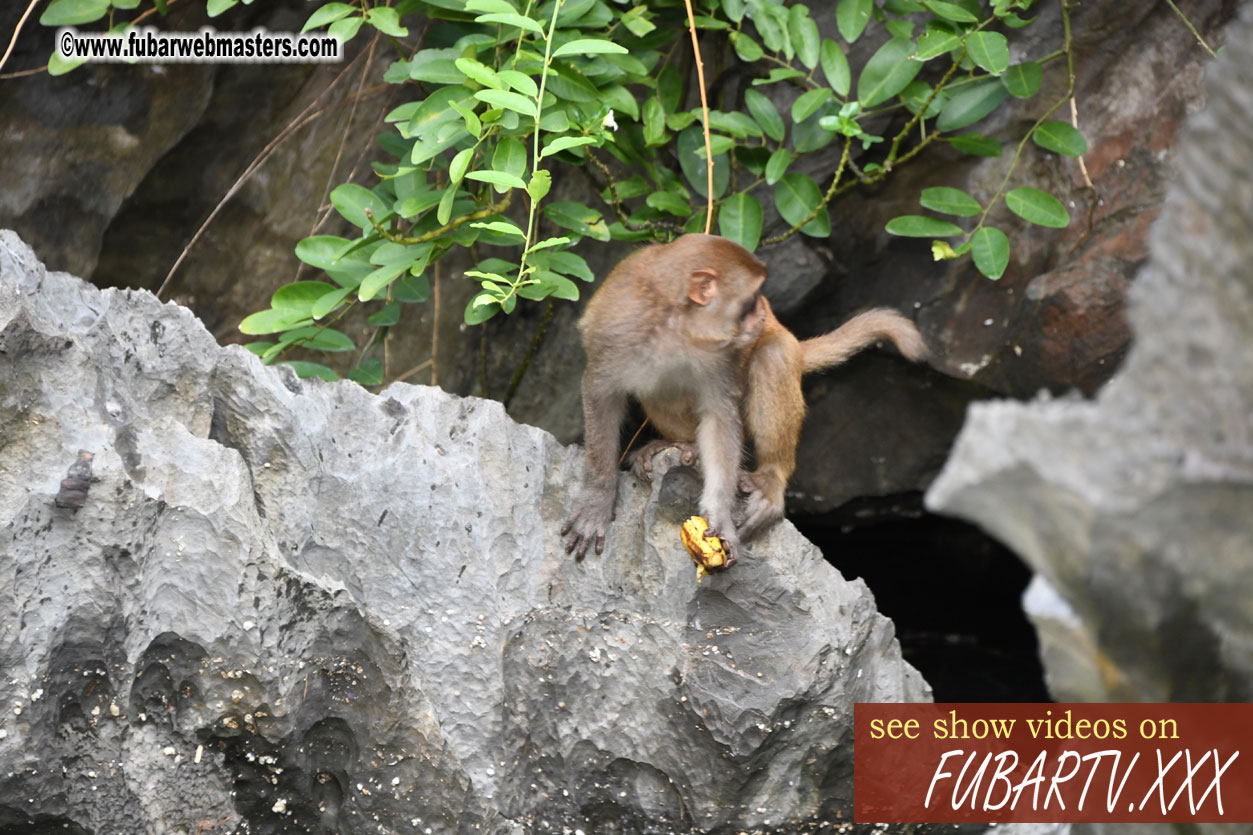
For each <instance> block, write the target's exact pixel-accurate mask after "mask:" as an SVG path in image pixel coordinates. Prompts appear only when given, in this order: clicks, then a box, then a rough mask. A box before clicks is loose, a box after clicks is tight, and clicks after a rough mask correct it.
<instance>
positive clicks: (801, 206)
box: [774, 171, 831, 238]
mask: <svg viewBox="0 0 1253 835" xmlns="http://www.w3.org/2000/svg"><path fill="white" fill-rule="evenodd" d="M820 203H822V192H821V191H820V190H819V188H818V184H817V183H815V182H814V181H813V180H812V179H811V178H810V177H809V176H808V175H806V174H801V173H799V172H796V171H793V172H792V173H791V174H784V175H783V177H782V178H781V179H780V180H779V182H777V183H775V186H774V206H775V208H776V209H778V211H779V216H780V217H782V218H783V219H784V220H785V221H787V222H788V224H789V225H791V226H795V225H796V224H798V223H800V222H801V221H802V220H804V219H805V218H806V217H807V216H808V215H809V213H810V212H811V211H813V210H814V208H815V207H816V206H818V205H819V204H820ZM800 231H801V232H803V233H804V234H806V235H810V236H812V237H815V238H826V237H829V236H830V235H831V218H830V215H829V214H828V213H827V209H826V207H825V206H824V207H823V208H822V210H821V211H820V212H818V214H817V215H816V216H815V217H814V219H813V220H811V221H809V223H806V224H805V225H804V226H802V227H801V230H800Z"/></svg>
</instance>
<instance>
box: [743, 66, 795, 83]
mask: <svg viewBox="0 0 1253 835" xmlns="http://www.w3.org/2000/svg"><path fill="white" fill-rule="evenodd" d="M804 77H805V74H804V73H803V72H801V71H800V70H798V69H795V68H793V67H775V68H774V69H772V70H771V71H770V74H769V75H767V76H766V77H765V78H754V79H753V86H754V87H760V86H761V85H763V84H774V83H775V82H777V81H787V80H789V79H792V78H804Z"/></svg>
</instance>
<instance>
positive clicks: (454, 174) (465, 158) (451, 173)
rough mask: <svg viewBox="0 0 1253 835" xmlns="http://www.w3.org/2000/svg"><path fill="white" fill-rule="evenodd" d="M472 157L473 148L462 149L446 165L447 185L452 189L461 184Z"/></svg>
mask: <svg viewBox="0 0 1253 835" xmlns="http://www.w3.org/2000/svg"><path fill="white" fill-rule="evenodd" d="M473 157H474V149H473V148H462V149H461V150H460V151H458V152H457V155H456V156H455V157H453V158H452V162H450V163H449V164H448V183H449V185H451V186H452V187H453V188H456V186H457V184H458V183H460V182H461V178H462V177H464V176H465V175H466V169H468V168H469V167H470V160H471V159H472V158H473ZM446 222H447V221H445V223H446Z"/></svg>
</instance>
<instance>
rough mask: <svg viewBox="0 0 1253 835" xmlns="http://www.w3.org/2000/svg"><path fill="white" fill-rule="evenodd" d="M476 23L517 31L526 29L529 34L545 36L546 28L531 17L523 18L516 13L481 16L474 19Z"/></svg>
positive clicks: (495, 13)
mask: <svg viewBox="0 0 1253 835" xmlns="http://www.w3.org/2000/svg"><path fill="white" fill-rule="evenodd" d="M474 22H475V23H499V24H501V25H503V26H513V27H515V28H517V29H525V30H526V31H528V32H535V33H536V34H538V35H542V34H544V27H542V26H540V25H539V24H538V23H536V22H535V21H534V20H532V19H531V18H529V17H523V16H522V15H520V14H518V13H516V12H491V13H489V14H481V15H479V16H478V17H476V18H475V19H474Z"/></svg>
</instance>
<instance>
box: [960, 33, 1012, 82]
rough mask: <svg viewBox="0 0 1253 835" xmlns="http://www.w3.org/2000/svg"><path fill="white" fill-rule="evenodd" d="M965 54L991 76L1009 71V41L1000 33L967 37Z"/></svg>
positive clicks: (974, 34)
mask: <svg viewBox="0 0 1253 835" xmlns="http://www.w3.org/2000/svg"><path fill="white" fill-rule="evenodd" d="M966 54H967V55H969V56H970V57H971V59H972V60H973V61H974V62H975V63H976V64H978V65H979V66H980V67H982V68H983V69H985V70H987V71H988V72H990V73H992V75H1000V74H1001V73H1003V72H1005V70H1007V69H1009V40H1008V39H1007V38H1006V37H1005V36H1004V35H1002V34H1001V33H1000V32H974V33H972V34H970V35H967V36H966Z"/></svg>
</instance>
